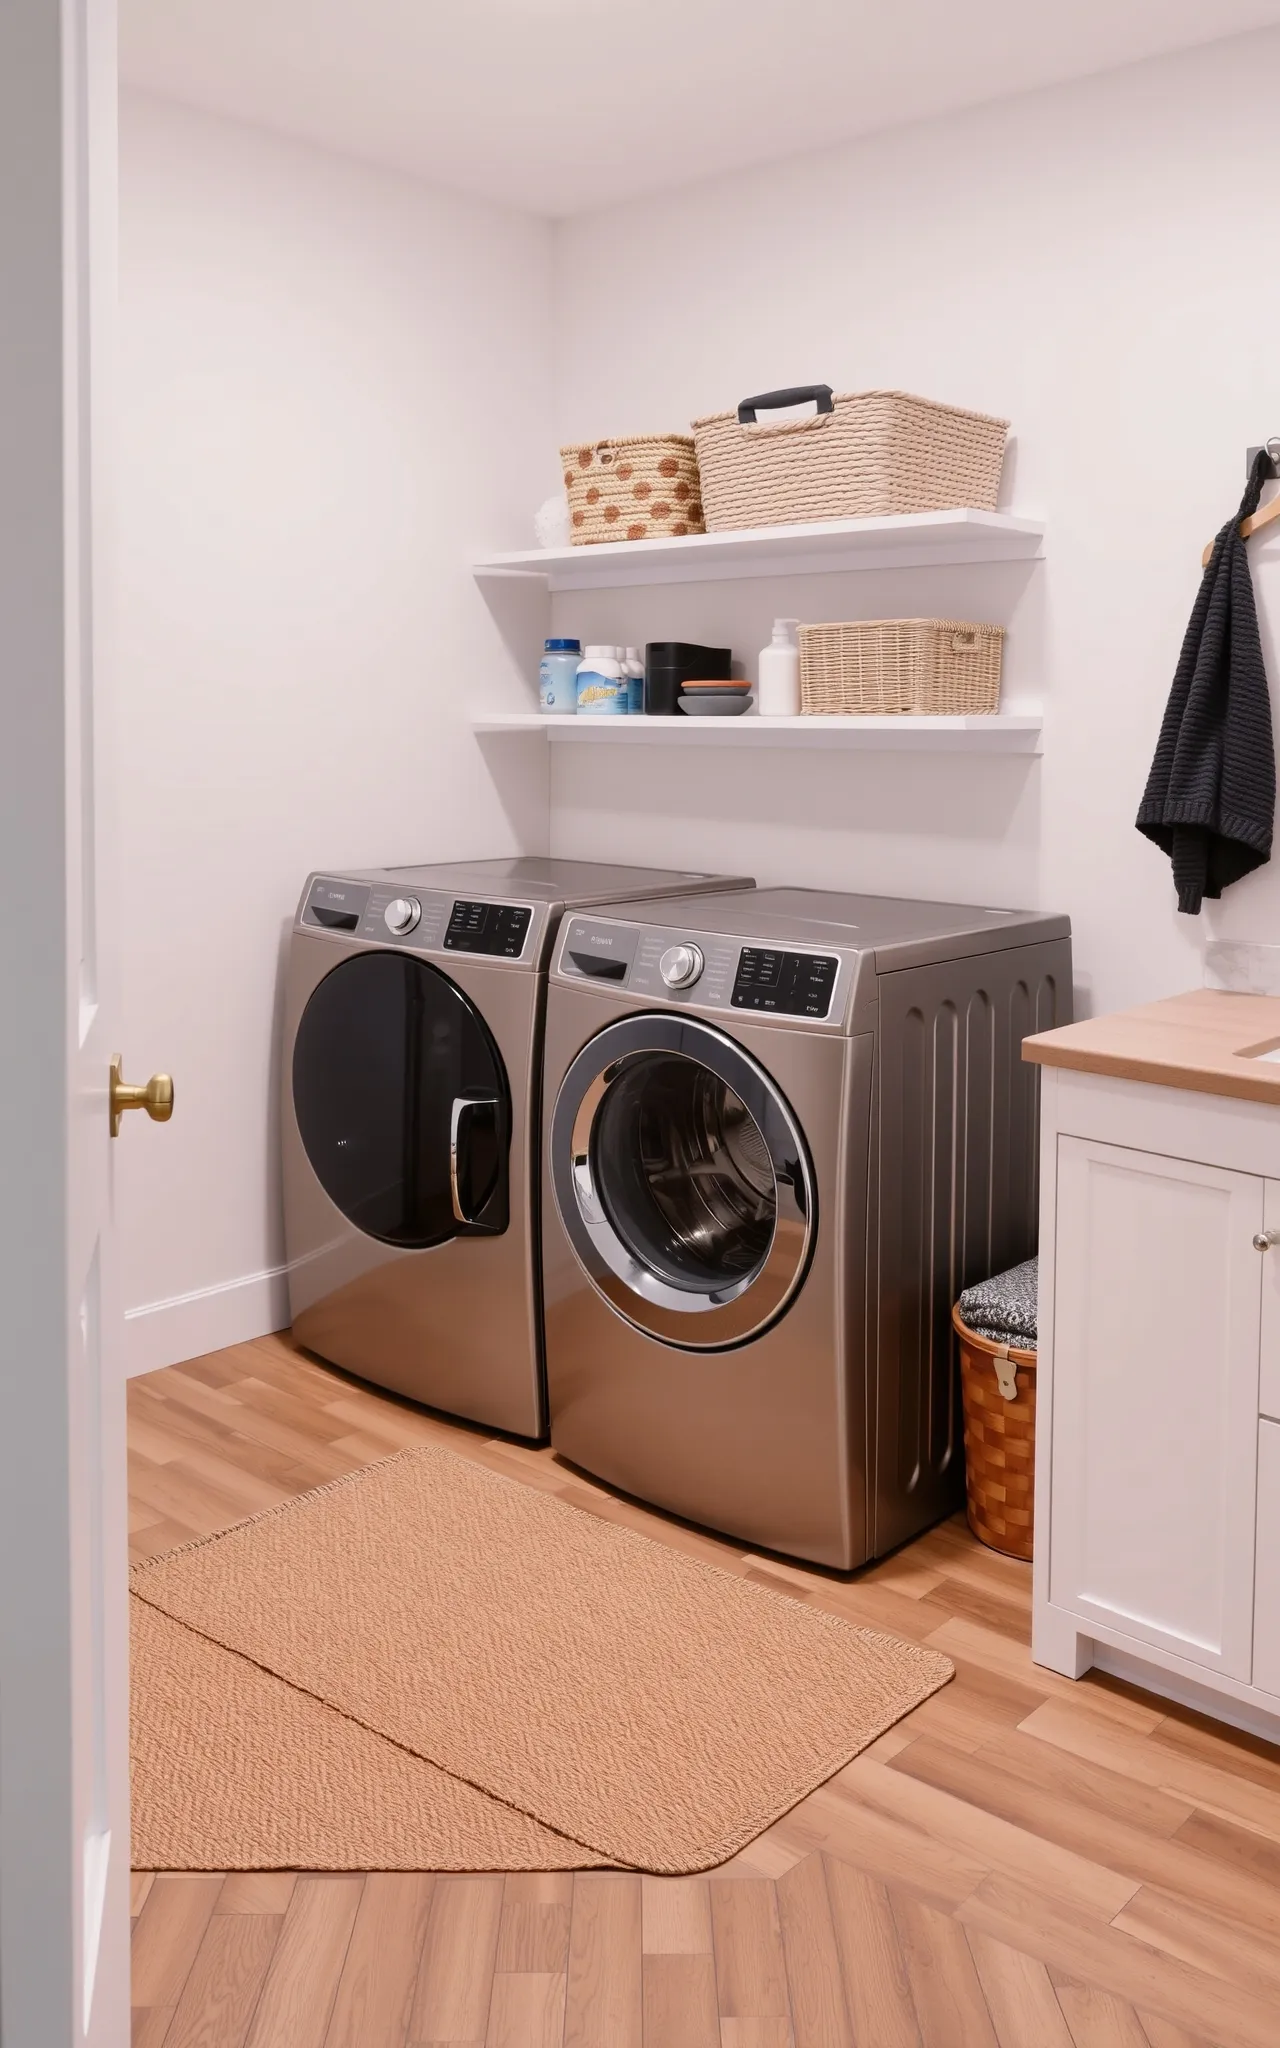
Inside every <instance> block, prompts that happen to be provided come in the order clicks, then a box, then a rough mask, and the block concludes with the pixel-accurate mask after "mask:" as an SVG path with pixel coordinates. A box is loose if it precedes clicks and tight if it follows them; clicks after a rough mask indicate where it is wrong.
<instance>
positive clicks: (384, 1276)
mask: <svg viewBox="0 0 1280 2048" xmlns="http://www.w3.org/2000/svg"><path fill="white" fill-rule="evenodd" d="M750 886H751V885H750V883H749V881H747V880H746V879H745V878H743V879H741V880H739V879H737V878H733V877H730V878H728V879H727V880H726V878H724V877H720V876H712V875H703V874H697V873H688V872H673V871H670V870H664V869H654V868H628V867H618V866H613V865H609V864H605V863H601V862H582V861H557V860H542V859H535V858H519V859H512V860H498V861H473V862H467V863H457V864H452V865H445V866H431V867H405V868H379V869H372V870H368V871H365V872H361V873H353V874H335V873H334V872H332V871H327V872H325V873H320V874H312V875H310V876H309V877H308V879H307V883H306V887H305V888H304V890H303V893H302V900H301V902H300V903H299V906H298V913H297V918H296V921H295V924H294V929H293V937H292V942H291V946H290V955H289V968H288V979H287V988H286V995H285V1019H284V1074H283V1087H282V1090H281V1095H282V1150H283V1181H284V1211H285V1236H286V1246H287V1253H288V1265H289V1298H290V1308H291V1313H292V1317H293V1330H294V1334H295V1336H296V1337H297V1338H298V1340H299V1342H300V1343H302V1344H305V1345H307V1346H308V1347H309V1348H310V1349H311V1350H313V1351H316V1352H318V1353H319V1354H320V1355H321V1357H323V1358H327V1359H329V1360H331V1361H332V1362H333V1363H334V1364H335V1365H339V1366H343V1367H345V1368H346V1370H348V1371H349V1372H353V1373H358V1374H359V1375H360V1376H361V1377H362V1378H363V1379H368V1380H372V1381H374V1382H375V1383H376V1384H377V1385H379V1386H383V1387H389V1388H392V1389H394V1390H395V1391H396V1392H398V1393H401V1394H408V1395H410V1396H412V1398H413V1399H414V1400H417V1401H422V1402H426V1403H428V1404H429V1405H431V1406H433V1407H437V1408H444V1409H447V1410H449V1411H450V1412H452V1413H453V1414H456V1415H461V1416H465V1417H468V1418H470V1419H472V1420H474V1421H477V1422H483V1423H486V1424H489V1425H490V1426H491V1427H493V1428H496V1429H504V1430H511V1431H513V1432H515V1433H516V1434H519V1435H524V1436H539V1435H541V1434H543V1433H544V1430H545V1422H546V1408H545V1396H544V1389H543V1374H542V1356H541V1349H542V1347H541V1308H540V1286H539V1261H538V1181H537V1172H538V1161H539V1152H540V1144H539V1117H540V1082H541V1062H542V1030H543V1011H544V1001H545V992H546V970H547V961H548V958H549V955H550V950H551V946H552V943H553V941H554V938H555V935H556V932H557V929H558V927H559V923H560V920H561V917H562V915H563V914H564V912H565V910H566V909H578V908H581V907H582V906H585V905H590V904H603V903H624V902H626V901H627V900H628V899H629V898H632V897H644V898H646V899H649V898H653V897H655V896H658V897H662V896H675V895H679V896H688V895H690V894H693V893H696V892H697V891H698V890H700V889H705V888H710V887H714V888H715V889H716V890H718V891H719V890H722V889H725V888H726V887H727V888H728V889H729V891H730V892H733V891H735V890H737V889H740V888H741V889H747V888H749V887H750Z"/></svg>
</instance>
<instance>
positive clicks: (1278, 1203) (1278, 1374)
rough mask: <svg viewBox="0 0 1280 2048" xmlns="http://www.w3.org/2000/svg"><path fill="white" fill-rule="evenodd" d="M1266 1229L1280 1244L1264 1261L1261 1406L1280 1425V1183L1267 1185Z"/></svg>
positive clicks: (1259, 1390)
mask: <svg viewBox="0 0 1280 2048" xmlns="http://www.w3.org/2000/svg"><path fill="white" fill-rule="evenodd" d="M1264 1228H1265V1229H1267V1230H1268V1231H1274V1232H1275V1233H1276V1243H1275V1244H1274V1245H1273V1246H1272V1248H1271V1250H1270V1251H1268V1252H1267V1253H1266V1255H1265V1257H1264V1258H1263V1261H1262V1379H1261V1384H1260V1386H1259V1389H1258V1406H1259V1407H1260V1409H1261V1410H1262V1413H1263V1414H1264V1415H1269V1416H1271V1418H1272V1420H1273V1421H1276V1422H1280V1181H1268V1182H1267V1200H1266V1214H1265V1223H1264Z"/></svg>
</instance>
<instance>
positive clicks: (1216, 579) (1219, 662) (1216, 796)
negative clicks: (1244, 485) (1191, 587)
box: [1137, 450, 1276, 917]
mask: <svg viewBox="0 0 1280 2048" xmlns="http://www.w3.org/2000/svg"><path fill="white" fill-rule="evenodd" d="M1271 474H1272V467H1271V458H1270V456H1268V455H1267V453H1266V452H1265V450H1262V451H1260V452H1259V453H1258V455H1257V456H1256V457H1255V459H1254V464H1253V468H1252V469H1251V471H1250V472H1249V486H1248V489H1247V490H1246V491H1245V494H1244V496H1243V498H1242V499H1241V500H1240V510H1239V511H1238V512H1237V513H1236V515H1235V517H1234V518H1233V519H1229V520H1228V521H1227V523H1226V525H1225V526H1224V527H1223V529H1222V531H1221V533H1220V534H1219V535H1218V537H1217V539H1216V540H1215V541H1214V544H1213V553H1212V555H1211V556H1210V558H1209V566H1208V568H1207V569H1206V570H1205V572H1204V577H1203V579H1202V581H1201V584H1200V593H1199V596H1198V597H1197V598H1196V602H1195V610H1194V611H1193V612H1192V614H1191V623H1190V625H1189V626H1188V627H1187V637H1186V639H1185V640H1184V641H1183V643H1182V653H1181V655H1180V656H1179V657H1178V666H1177V670H1176V672H1175V674H1174V678H1173V688H1172V689H1171V690H1170V692H1169V702H1168V704H1167V706H1166V707H1165V714H1164V723H1163V725H1162V726H1161V728H1160V738H1159V740H1158V741H1157V742H1156V752H1155V759H1154V760H1153V761H1152V763H1151V773H1150V775H1149V776H1148V777H1147V789H1146V794H1145V796H1144V797H1143V799H1142V806H1141V809H1140V810H1139V812H1138V817H1137V826H1138V830H1139V832H1145V833H1146V835H1147V838H1148V839H1154V841H1155V843H1156V845H1157V846H1158V847H1160V848H1161V849H1162V850H1163V851H1164V852H1165V853H1167V854H1168V856H1169V858H1170V860H1171V861H1172V863H1173V879H1174V884H1175V887H1176V888H1177V891H1178V908H1179V910H1185V911H1187V912H1188V913H1189V914H1190V915H1191V916H1192V917H1194V916H1195V914H1196V912H1197V911H1198V910H1199V908H1200V905H1201V902H1202V900H1203V898H1204V897H1206V896H1221V894H1222V892H1223V890H1224V889H1225V888H1226V886H1227V884H1228V883H1229V882H1238V881H1239V880H1240V877H1241V876H1242V875H1247V874H1249V873H1251V872H1252V870H1253V869H1254V868H1260V867H1261V866H1262V865H1263V864H1264V862H1266V861H1268V860H1270V858H1271V831H1272V826H1273V824H1274V821H1275V808H1276V756H1275V743H1274V741H1273V739H1272V736H1271V699H1270V697H1269V695H1268V694H1267V672H1266V669H1265V668H1264V666H1263V662H1262V644H1261V642H1260V640H1259V639H1258V615H1257V612H1256V610H1255V608H1254V602H1253V581H1252V578H1251V576H1250V573H1249V557H1248V555H1247V553H1246V552H1245V544H1244V542H1243V540H1242V539H1241V538H1240V521H1241V520H1242V519H1247V518H1248V517H1249V514H1250V513H1251V512H1256V511H1257V509H1258V499H1259V496H1260V495H1261V492H1262V486H1263V484H1264V482H1265V481H1266V479H1267V478H1268V477H1269V476H1270V475H1271Z"/></svg>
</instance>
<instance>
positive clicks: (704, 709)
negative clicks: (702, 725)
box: [678, 690, 751, 718]
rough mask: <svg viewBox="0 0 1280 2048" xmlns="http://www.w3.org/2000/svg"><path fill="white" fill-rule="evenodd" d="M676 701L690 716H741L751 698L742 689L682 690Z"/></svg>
mask: <svg viewBox="0 0 1280 2048" xmlns="http://www.w3.org/2000/svg"><path fill="white" fill-rule="evenodd" d="M678 702H679V705H680V709H681V710H682V711H683V712H686V713H687V714H688V716H689V717H690V718H741V716H742V714H743V712H744V711H745V710H746V708H747V706H748V704H749V703H750V702H751V698H750V696H749V695H748V693H747V692H746V691H743V690H729V691H724V692H721V691H719V690H688V691H686V690H682V691H681V693H680V696H679V699H678Z"/></svg>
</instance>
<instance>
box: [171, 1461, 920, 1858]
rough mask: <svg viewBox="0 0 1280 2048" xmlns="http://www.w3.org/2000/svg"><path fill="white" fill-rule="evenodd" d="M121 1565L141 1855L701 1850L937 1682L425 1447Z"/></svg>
mask: <svg viewBox="0 0 1280 2048" xmlns="http://www.w3.org/2000/svg"><path fill="white" fill-rule="evenodd" d="M132 1584H133V1591H134V1593H135V1595H136V1596H137V1598H136V1599H135V1601H134V1603H133V1604H134V1608H135V1623H136V1625H135V1637H134V1640H135V1683H134V1714H133V1722H134V1731H133V1742H134V1765H133V1767H134V1814H135V1822H134V1826H135V1842H134V1860H135V1864H136V1865H137V1867H139V1868H141V1869H156V1868H160V1869H175V1868H179V1869H249V1868H263V1867H273V1866H274V1867H278V1868H279V1867H288V1868H304V1869H307V1868H310V1869H317V1868H318V1869H406V1868H410V1869H437V1870H439V1869H469V1870H483V1869H522V1870H536V1869H557V1868H569V1867H575V1868H581V1867H583V1866H584V1865H590V1864H598V1863H601V1862H605V1863H610V1864H621V1865H626V1866H629V1867H631V1868H634V1869H641V1870H653V1871H670V1872H676V1871H693V1870H705V1869H709V1868H711V1867H713V1866H714V1865H715V1864H718V1863H722V1862H724V1861H725V1859H726V1858H727V1857H729V1856H731V1855H733V1854H734V1852H735V1851H736V1850H738V1849H740V1848H742V1847H743V1845H744V1844H745V1843H747V1842H749V1841H750V1840H752V1838H753V1837H754V1836H756V1835H758V1834H759V1833H760V1832H761V1831H762V1830H763V1829H764V1828H766V1827H768V1826H769V1824H770V1823H771V1822H772V1821H774V1820H776V1819H777V1818H778V1817H779V1816H780V1815H781V1814H783V1813H785V1812H786V1811H787V1809H788V1808H789V1807H791V1806H793V1805H794V1804H795V1803H796V1801H797V1800H799V1799H801V1798H803V1797H804V1795H805V1794H806V1793H807V1792H810V1791H812V1790H813V1788H814V1787H815V1786H817V1785H819V1784H821V1783H822V1782H823V1780H824V1779H826V1778H828V1777H830V1776H831V1774H832V1773H833V1772H834V1771H837V1770H838V1769H839V1768H840V1767H841V1765H842V1764H845V1763H847V1762H848V1761H849V1759H850V1758H851V1757H854V1756H856V1755H857V1754H858V1752H859V1751H860V1750H861V1749H864V1748H865V1747H866V1745H867V1744H868V1743H869V1742H872V1741H874V1739H875V1737H876V1736H877V1735H880V1734H882V1733H883V1732H884V1730H885V1729H886V1728H888V1727H890V1726H892V1724H893V1723H894V1722H895V1721H897V1720H898V1719H900V1718H901V1716H902V1715H903V1714H906V1713H908V1712H910V1710H911V1708H912V1707H915V1706H918V1705H919V1703H920V1702H921V1700H923V1699H926V1698H928V1696H929V1695H930V1694H931V1693H933V1692H936V1691H937V1689H938V1688H939V1686H941V1685H944V1684H945V1683H946V1681H947V1679H948V1678H949V1677H950V1676H951V1672H952V1667H951V1665H950V1663H949V1662H948V1660H947V1659H946V1658H945V1657H941V1656H938V1655H936V1654H935V1653H933V1652H931V1651H929V1650H925V1649H921V1648H920V1647H919V1646H918V1645H916V1644H914V1643H907V1642H900V1641H898V1640H896V1639H895V1638H893V1637H890V1636H884V1635H880V1634H877V1633H876V1632H875V1631H873V1630H870V1629H864V1628H859V1627H858V1626H856V1625H855V1624H854V1623H852V1622H848V1621H844V1620H842V1619H840V1618H839V1617H838V1616H835V1615H831V1614H826V1613H823V1612H822V1611H820V1610H818V1609H815V1608H810V1607H806V1606H804V1605H802V1604H801V1603H800V1602H798V1601H794V1600H791V1599H788V1598H787V1597H786V1596H785V1595H783V1594H777V1593H772V1592H769V1591H768V1590H767V1589H765V1588H763V1587H761V1586H758V1585H755V1584H752V1583H751V1582H749V1581H748V1580H745V1579H742V1578H738V1577H735V1576H734V1575H733V1574H732V1573H729V1572H725V1571H722V1570H720V1569H718V1568H717V1567H715V1566H713V1565H708V1564H705V1563H703V1562H702V1561H701V1560H700V1559H697V1558H691V1557H689V1556H687V1555H685V1554H684V1553H683V1552H680V1551H676V1550H672V1549H670V1548H668V1547H667V1546H665V1545H663V1544H662V1543H658V1542H654V1541H652V1540H651V1539H650V1538H648V1537H645V1536H641V1535H638V1534H636V1533H635V1532H634V1531H632V1530H630V1529H624V1528H620V1527H618V1526H617V1525H616V1524H613V1523H610V1522H605V1521H602V1520H601V1519H600V1518H599V1517H597V1516H595V1515H591V1514H587V1513H584V1512H582V1511H581V1510H579V1509H577V1508H574V1507H570V1506H569V1505H568V1504H567V1503H565V1502H564V1501H561V1500H557V1499H555V1498H553V1497H552V1496H550V1495H548V1494H546V1493H541V1492H539V1491H537V1490H536V1489H534V1488H532V1487H529V1486H525V1485H522V1484H521V1483H520V1482H519V1481H517V1480H509V1479H505V1478H502V1477H501V1476H500V1475H498V1474H497V1473H495V1472H492V1471H489V1470H488V1469H487V1468H485V1467H483V1466H478V1465H474V1464H471V1463H469V1462H468V1461H467V1460H465V1459H462V1458H458V1457H456V1456H454V1455H453V1453H451V1452H449V1451H445V1450H441V1449H438V1448H436V1447H435V1446H426V1447H424V1448H421V1449H416V1450H411V1451H403V1452H400V1453H399V1454H398V1455H397V1456H395V1457H393V1458H388V1459H386V1460H384V1461H383V1462H382V1463H381V1464H378V1465H372V1466H366V1467H364V1468H363V1469H362V1470H360V1471H359V1472H356V1473H353V1474H352V1475H351V1477H350V1478H349V1479H343V1480H339V1481H337V1482H336V1483H335V1484H333V1485H331V1486H326V1487H322V1488H319V1489H318V1490H317V1491H315V1492H314V1493H310V1494H305V1495H303V1496H302V1497H301V1498H300V1499H298V1500H293V1501H289V1502H287V1503H286V1504H285V1505H284V1506H282V1507H279V1508H274V1509H271V1510H269V1511H268V1512H267V1513H266V1514H263V1515H259V1516H257V1517H255V1518H254V1519H253V1520H252V1521H249V1522H244V1523H241V1524H240V1525H239V1526H238V1527H236V1528H234V1529H229V1530H227V1531H225V1532H224V1533H223V1534H221V1535H218V1536H211V1537H209V1538H208V1539H207V1540H205V1541H204V1542H201V1543H195V1544H189V1545H187V1546H186V1547H184V1548H183V1549H180V1550H175V1551H171V1552H169V1553H168V1554H167V1555H166V1556H163V1557H160V1558H156V1559H152V1560H151V1561H149V1562H148V1563H145V1564H141V1565H138V1566H136V1567H135V1568H134V1571H133V1573H132Z"/></svg>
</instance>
